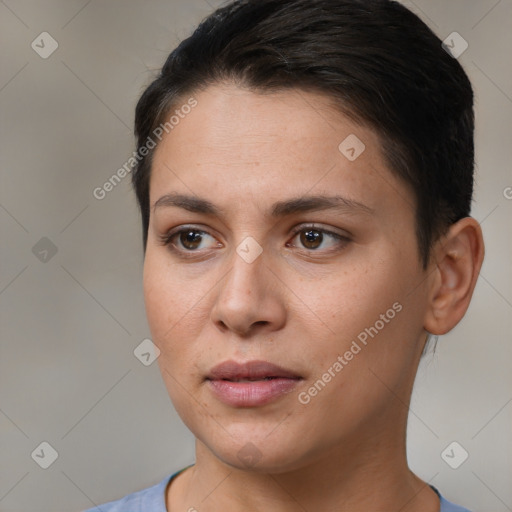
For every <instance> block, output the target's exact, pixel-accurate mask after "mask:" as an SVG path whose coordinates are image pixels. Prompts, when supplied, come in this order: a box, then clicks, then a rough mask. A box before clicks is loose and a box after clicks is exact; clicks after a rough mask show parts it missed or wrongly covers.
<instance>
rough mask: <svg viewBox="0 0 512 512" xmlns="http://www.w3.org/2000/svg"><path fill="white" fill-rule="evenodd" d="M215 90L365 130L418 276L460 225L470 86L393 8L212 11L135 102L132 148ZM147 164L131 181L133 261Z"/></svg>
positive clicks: (340, 5) (468, 168)
mask: <svg viewBox="0 0 512 512" xmlns="http://www.w3.org/2000/svg"><path fill="white" fill-rule="evenodd" d="M226 81H230V82H232V83H235V84H237V85H239V86H241V87H247V88H250V89H252V90H254V91H260V92H272V91H278V90H283V89H292V88H295V89H302V90H311V91H314V92H321V93H323V94H324V95H325V96H326V97H328V98H330V99H331V100H333V102H334V104H335V105H336V106H337V107H338V108H339V110H340V111H341V112H343V113H344V114H346V115H348V116H350V117H351V118H352V119H353V120H356V121H358V122H359V123H361V124H364V125H367V126H369V127H371V128H373V129H374V130H375V131H376V133H377V134H378V135H379V136H380V139H381V142H382V149H383V152H384V155H385V157H386V159H387V162H388V164H389V166H390V167H391V170H392V171H393V172H394V173H395V174H396V175H397V176H399V177H400V178H401V179H402V180H403V181H404V182H405V183H407V184H409V186H410V188H411V190H412V191H413V197H414V199H415V204H414V208H415V210H416V234H417V239H418V246H419V253H420V255H421V259H422V261H423V266H424V267H426V265H427V264H428V261H429V255H430V249H431V246H432V244H433V242H435V241H436V240H437V239H438V237H439V236H440V235H442V234H443V232H445V231H446V229H447V228H448V227H449V226H450V224H452V223H454V222H456V221H457V220H459V219H461V218H463V217H466V216H468V215H469V212H470V208H471V198H472V193H473V165H474V143H473V131H474V115H473V91H472V88H471V84H470V82H469V79H468V77H467V75H466V73H465V72H464V70H463V69H462V67H461V65H460V64H459V63H458V61H457V60H456V59H455V58H454V57H452V56H451V55H449V54H448V53H447V52H446V51H445V49H444V48H443V47H442V44H441V40H440V39H439V38H438V37H437V36H436V35H435V34H434V33H433V32H432V31H431V30H430V29H429V28H428V27H427V26H426V25H425V23H423V22H422V21H421V20H420V19H419V18H418V17H417V16H416V15H415V14H413V13H412V12H411V11H409V10H408V9H406V8H405V7H404V6H402V5H401V4H399V3H398V2H395V1H390V0H238V1H234V2H231V3H229V4H228V5H227V6H225V7H222V8H220V9H218V10H216V11H215V12H214V13H213V14H211V15H210V16H209V17H207V18H206V19H205V20H204V21H203V22H202V23H201V24H200V25H199V26H198V27H197V29H196V30H195V32H194V33H193V34H192V35H191V36H190V37H188V38H187V39H185V40H184V41H183V42H182V43H181V44H180V45H179V46H178V47H177V48H176V49H175V50H174V51H173V52H172V53H171V54H170V55H169V57H168V58H167V61H166V62H165V65H164V66H163V68H162V70H161V72H160V74H159V75H158V77H157V78H156V80H154V82H152V83H151V85H150V86H149V87H148V88H147V89H146V91H145V92H144V93H143V95H142V97H141V98H140V100H139V102H138V104H137V108H136V115H135V134H136V136H137V145H138V149H140V148H141V147H142V146H144V145H145V144H146V143H147V140H148V138H150V137H151V135H152V133H153V132H154V130H155V128H157V127H158V126H159V125H161V124H162V123H164V122H165V119H166V116H168V115H169V114H170V112H171V110H172V108H174V107H175V106H177V105H178V104H179V102H180V101H183V98H184V97H185V95H192V94H194V93H196V92H198V91H200V90H202V89H204V88H206V87H208V86H209V85H214V84H216V83H221V82H226ZM340 142H341V141H340ZM152 154H153V150H151V151H149V153H148V154H147V155H146V156H144V157H143V158H141V159H140V161H139V163H138V164H137V167H136V169H135V170H134V173H133V176H132V181H133V185H134V188H135V192H136V195H137V200H138V203H139V206H140V210H141V214H142V227H143V244H144V250H145V249H146V244H147V234H148V226H149V214H150V212H149V181H150V174H151V160H152Z"/></svg>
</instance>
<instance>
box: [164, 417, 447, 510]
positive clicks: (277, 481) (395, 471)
mask: <svg viewBox="0 0 512 512" xmlns="http://www.w3.org/2000/svg"><path fill="white" fill-rule="evenodd" d="M398 430H402V429H398ZM398 434H399V435H397V428H396V425H395V428H394V432H393V436H392V437H391V438H390V437H389V435H387V433H386V432H380V433H379V434H378V435H376V433H375V432H372V435H371V436H368V435H365V433H363V432H359V433H358V436H357V439H356V438H354V439H351V440H350V442H344V443H343V445H340V446H338V447H336V448H335V449H330V450H326V451H327V452H328V453H326V454H325V455H323V456H322V457H318V458H316V459H315V460H312V461H311V462H310V463H309V464H302V465H300V468H298V469H295V470H291V471H287V472H280V473H273V472H256V471H249V470H247V469H240V468H236V467H233V466H231V465H229V464H226V463H224V462H223V461H221V460H219V459H218V458H217V457H216V456H215V455H214V454H212V452H211V451H210V450H209V449H208V448H207V447H206V446H205V445H204V444H203V443H202V442H201V441H199V440H197V441H196V464H195V465H194V466H193V467H191V468H189V469H188V470H186V471H185V472H184V473H182V475H180V476H179V477H177V479H176V482H175V483H173V485H171V486H170V487H169V493H168V500H167V506H168V510H170V511H175V510H191V511H194V510H208V511H209V512H221V511H223V512H224V511H226V510H247V511H251V512H263V511H264V512H292V511H293V512H296V511H297V510H323V511H325V512H363V511H364V512H367V511H368V510H381V511H383V512H384V511H389V512H391V511H393V512H396V511H397V510H400V512H419V511H421V512H438V511H439V499H438V498H437V496H436V494H435V493H434V492H433V491H432V489H431V488H430V487H429V486H428V485H427V484H426V483H425V482H422V481H421V480H420V479H419V478H418V477H416V476H415V475H414V474H413V473H412V472H411V471H410V470H409V468H408V466H407V461H406V452H405V422H404V428H403V431H401V432H399V433H398ZM175 484H178V485H175ZM171 490H172V492H171Z"/></svg>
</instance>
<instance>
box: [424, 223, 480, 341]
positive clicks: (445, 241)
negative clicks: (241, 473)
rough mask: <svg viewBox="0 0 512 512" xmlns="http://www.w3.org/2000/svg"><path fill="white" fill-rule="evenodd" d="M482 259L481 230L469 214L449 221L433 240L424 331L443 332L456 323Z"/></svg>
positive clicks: (460, 316)
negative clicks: (447, 226)
mask: <svg viewBox="0 0 512 512" xmlns="http://www.w3.org/2000/svg"><path fill="white" fill-rule="evenodd" d="M483 259H484V241H483V237H482V230H481V228H480V224H479V223H478V222H477V221H476V220H475V219H473V218H472V217H464V218H463V219H461V220H459V221H458V222H456V223H455V224H452V226H451V227H450V229H449V230H448V233H447V234H446V235H444V236H443V237H442V238H441V239H440V240H439V241H438V242H437V243H436V245H435V247H434V249H433V261H434V263H433V269H430V271H431V272H433V274H432V275H431V279H429V283H430V284H429V288H430V289H429V295H428V304H427V310H426V313H425V320H424V328H425V330H426V331H428V332H429V333H431V334H445V333H447V332H448V331H450V330H451V329H453V328H454V327H455V326H456V325H457V324H458V323H459V321H460V320H461V318H462V317H463V316H464V314H465V313H466V311H467V309H468V306H469V303H470V301H471V297H472V295H473V290H474V289H475V285H476V281H477V278H478V274H479V272H480V268H481V266H482V262H483Z"/></svg>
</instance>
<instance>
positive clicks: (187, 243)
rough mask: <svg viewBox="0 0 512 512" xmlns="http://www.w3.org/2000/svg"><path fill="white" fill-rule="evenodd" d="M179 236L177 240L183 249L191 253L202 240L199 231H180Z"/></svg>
mask: <svg viewBox="0 0 512 512" xmlns="http://www.w3.org/2000/svg"><path fill="white" fill-rule="evenodd" d="M178 234H179V240H180V242H181V244H182V246H183V247H185V249H188V250H190V251H193V250H195V249H197V248H198V247H199V245H201V240H202V238H203V235H202V232H201V231H196V230H192V229H187V230H185V231H181V232H180V233H178Z"/></svg>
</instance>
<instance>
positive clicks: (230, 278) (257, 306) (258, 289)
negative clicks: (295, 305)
mask: <svg viewBox="0 0 512 512" xmlns="http://www.w3.org/2000/svg"><path fill="white" fill-rule="evenodd" d="M267 264H268V261H267V258H266V257H265V251H263V253H262V254H260V255H259V256H258V258H256V259H255V260H254V261H252V262H250V263H249V262H247V261H246V260H244V259H243V258H242V257H241V256H240V255H239V254H238V253H236V252H234V255H233V261H232V267H231V269H230V271H229V272H227V274H226V275H225V276H224V278H223V279H222V280H221V282H220V283H219V287H218V288H217V290H218V291H217V296H216V299H215V303H214V306H213V308H212V312H211V319H212V321H213V323H214V324H215V325H216V326H217V328H218V329H219V330H221V331H222V332H224V333H226V332H229V331H231V332H233V333H235V334H237V335H238V336H240V337H243V338H247V337H251V336H253V335H255V334H257V333H259V334H265V333H270V332H273V331H276V330H279V329H281V328H282V327H283V326H284V324H285V322H286V305H285V294H284V292H283V285H282V283H281V281H280V280H279V279H278V278H277V277H276V273H275V272H274V271H272V270H271V269H270V267H269V266H268V265H267Z"/></svg>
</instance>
